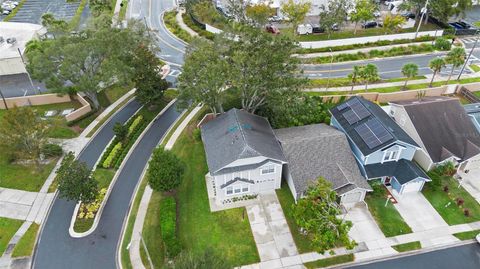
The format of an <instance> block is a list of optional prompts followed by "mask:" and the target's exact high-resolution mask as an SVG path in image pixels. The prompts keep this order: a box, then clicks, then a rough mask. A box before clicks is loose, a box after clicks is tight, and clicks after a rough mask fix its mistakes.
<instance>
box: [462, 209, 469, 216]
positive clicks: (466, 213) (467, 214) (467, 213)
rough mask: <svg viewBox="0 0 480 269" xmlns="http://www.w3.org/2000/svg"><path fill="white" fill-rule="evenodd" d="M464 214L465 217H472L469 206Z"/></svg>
mask: <svg viewBox="0 0 480 269" xmlns="http://www.w3.org/2000/svg"><path fill="white" fill-rule="evenodd" d="M463 215H465V217H470V210H469V209H468V208H465V209H464V210H463Z"/></svg>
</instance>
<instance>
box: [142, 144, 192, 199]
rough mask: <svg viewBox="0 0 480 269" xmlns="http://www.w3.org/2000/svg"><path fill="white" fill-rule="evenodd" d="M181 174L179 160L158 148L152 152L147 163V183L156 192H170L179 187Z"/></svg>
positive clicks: (181, 168)
mask: <svg viewBox="0 0 480 269" xmlns="http://www.w3.org/2000/svg"><path fill="white" fill-rule="evenodd" d="M183 172H184V166H183V163H182V162H181V160H180V159H179V158H178V157H177V156H176V155H175V154H174V153H172V152H171V151H168V150H165V149H163V148H162V147H159V148H156V149H155V150H154V151H153V154H152V159H151V160H150V162H149V167H148V171H147V179H148V183H149V184H150V187H152V189H154V190H156V191H171V190H173V189H175V188H176V187H178V185H180V181H181V178H182V175H183Z"/></svg>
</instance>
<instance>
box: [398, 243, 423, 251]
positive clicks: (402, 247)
mask: <svg viewBox="0 0 480 269" xmlns="http://www.w3.org/2000/svg"><path fill="white" fill-rule="evenodd" d="M392 248H393V249H395V250H396V251H398V252H405V251H412V250H417V249H421V248H422V244H420V241H415V242H410V243H405V244H399V245H395V246H392Z"/></svg>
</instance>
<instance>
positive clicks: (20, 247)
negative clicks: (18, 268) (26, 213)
mask: <svg viewBox="0 0 480 269" xmlns="http://www.w3.org/2000/svg"><path fill="white" fill-rule="evenodd" d="M39 228H40V225H38V224H37V223H35V222H33V223H32V224H31V225H30V227H28V230H27V232H26V233H25V234H24V235H23V236H22V238H20V241H18V243H17V244H16V245H15V248H14V249H13V253H12V257H25V256H32V254H33V248H34V247H35V241H36V239H37V234H38V229H39Z"/></svg>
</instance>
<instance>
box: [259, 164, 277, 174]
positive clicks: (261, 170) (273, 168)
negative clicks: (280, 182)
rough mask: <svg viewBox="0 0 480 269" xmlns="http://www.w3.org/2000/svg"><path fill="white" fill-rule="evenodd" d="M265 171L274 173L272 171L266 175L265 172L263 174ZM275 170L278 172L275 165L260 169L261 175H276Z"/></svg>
mask: <svg viewBox="0 0 480 269" xmlns="http://www.w3.org/2000/svg"><path fill="white" fill-rule="evenodd" d="M270 167H271V168H272V169H270ZM264 169H265V170H267V169H268V170H272V171H271V172H266V173H264V172H263V171H264ZM275 170H276V168H275V165H274V164H269V165H265V166H262V167H260V175H270V174H275Z"/></svg>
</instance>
